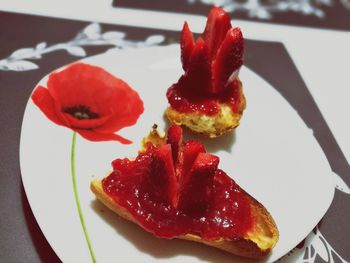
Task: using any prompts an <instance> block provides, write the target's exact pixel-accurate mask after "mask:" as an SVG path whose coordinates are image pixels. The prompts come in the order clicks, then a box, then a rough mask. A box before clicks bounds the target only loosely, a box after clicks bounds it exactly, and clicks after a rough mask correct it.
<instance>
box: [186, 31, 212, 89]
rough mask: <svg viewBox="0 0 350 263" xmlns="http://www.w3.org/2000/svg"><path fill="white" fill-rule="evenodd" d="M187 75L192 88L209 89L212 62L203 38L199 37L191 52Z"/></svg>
mask: <svg viewBox="0 0 350 263" xmlns="http://www.w3.org/2000/svg"><path fill="white" fill-rule="evenodd" d="M185 77H186V78H187V80H188V81H189V83H190V85H191V87H189V88H191V89H198V90H201V91H203V90H207V89H208V87H209V85H210V79H211V63H210V58H209V50H208V47H207V44H206V43H205V41H204V40H203V39H202V38H198V39H197V42H196V44H195V46H194V49H193V51H192V54H191V58H190V64H189V66H188V69H187V71H186V74H185Z"/></svg>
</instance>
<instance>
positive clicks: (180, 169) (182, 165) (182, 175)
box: [176, 141, 205, 191]
mask: <svg viewBox="0 0 350 263" xmlns="http://www.w3.org/2000/svg"><path fill="white" fill-rule="evenodd" d="M199 153H205V149H204V146H203V144H201V143H200V142H198V141H187V142H186V143H185V144H184V145H183V146H182V147H181V150H180V153H179V162H178V165H177V169H176V172H177V174H178V181H179V185H180V188H181V187H182V185H184V184H185V183H186V181H187V179H188V173H189V171H190V170H191V167H192V165H193V163H194V161H195V160H196V158H197V156H198V154H199ZM179 191H181V189H180V190H179Z"/></svg>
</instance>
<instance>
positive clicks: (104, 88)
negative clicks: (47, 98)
mask: <svg viewBox="0 0 350 263" xmlns="http://www.w3.org/2000/svg"><path fill="white" fill-rule="evenodd" d="M47 85H48V89H49V92H50V94H51V96H52V97H53V98H54V99H55V100H56V101H60V102H61V103H62V107H63V108H70V107H74V106H77V105H84V106H88V107H89V109H90V110H91V111H92V112H95V113H97V114H99V115H100V116H106V115H110V114H112V113H113V114H116V113H118V112H122V111H123V110H124V109H125V107H127V106H128V104H129V103H130V101H128V100H127V99H126V98H128V94H129V93H130V91H132V89H131V88H130V87H129V85H128V84H127V83H125V82H124V81H122V80H121V79H119V78H117V77H115V76H113V75H112V74H110V73H108V72H107V71H105V70H104V69H102V68H100V67H96V66H92V65H88V64H83V63H76V64H73V65H70V66H68V67H67V68H65V69H64V70H62V71H60V72H55V73H52V74H51V75H50V77H49V80H48V83H47ZM121 98H123V99H121ZM124 98H125V99H124ZM131 102H132V101H131Z"/></svg>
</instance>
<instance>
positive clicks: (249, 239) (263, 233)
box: [90, 180, 279, 259]
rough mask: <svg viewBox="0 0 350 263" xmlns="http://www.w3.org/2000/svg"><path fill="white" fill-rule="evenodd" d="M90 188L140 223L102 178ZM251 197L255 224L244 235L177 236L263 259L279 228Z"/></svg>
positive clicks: (126, 215) (109, 203)
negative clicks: (108, 190) (109, 192)
mask: <svg viewBox="0 0 350 263" xmlns="http://www.w3.org/2000/svg"><path fill="white" fill-rule="evenodd" d="M90 188H91V190H92V192H93V193H94V194H95V195H96V197H97V198H98V200H100V201H101V202H102V203H103V204H104V205H105V206H107V207H108V208H109V209H111V210H112V211H113V212H115V213H116V214H118V215H119V216H121V217H122V218H124V219H127V220H129V221H131V222H134V223H135V224H138V223H137V221H136V220H135V219H134V218H133V217H132V215H131V214H130V213H129V212H128V211H127V210H126V209H124V208H123V207H121V206H120V205H119V204H118V203H116V202H115V201H114V200H113V199H112V198H111V197H110V196H108V195H107V194H106V193H105V192H104V190H103V188H102V183H101V181H100V180H94V181H92V182H91V185H90ZM249 199H250V204H251V211H252V216H253V218H254V222H255V224H254V227H253V228H252V229H251V230H250V231H249V232H248V233H246V235H245V236H244V237H241V238H234V239H232V240H224V239H218V240H214V241H208V240H204V239H202V238H201V237H200V236H197V235H193V234H187V235H183V236H178V237H177V238H179V239H185V240H190V241H194V242H199V243H203V244H206V245H208V246H212V247H216V248H218V249H221V250H224V251H227V252H229V253H231V254H234V255H238V256H242V257H246V258H252V259H261V258H263V257H265V256H266V255H267V254H268V253H269V252H270V251H271V249H272V248H273V247H274V246H275V244H276V243H277V241H278V236H279V234H278V230H277V227H276V224H275V222H274V220H273V218H272V217H271V215H270V214H269V212H268V211H267V210H266V208H264V207H263V206H262V205H261V204H260V203H259V202H258V201H256V200H255V199H254V198H253V197H250V196H249Z"/></svg>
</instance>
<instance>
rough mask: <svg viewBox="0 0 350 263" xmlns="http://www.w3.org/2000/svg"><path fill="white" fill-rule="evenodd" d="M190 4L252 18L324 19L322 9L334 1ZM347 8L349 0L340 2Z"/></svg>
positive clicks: (234, 0)
mask: <svg viewBox="0 0 350 263" xmlns="http://www.w3.org/2000/svg"><path fill="white" fill-rule="evenodd" d="M187 2H188V3H189V4H193V3H196V2H201V3H203V4H206V5H216V6H221V7H223V8H224V9H225V10H226V11H227V12H230V13H231V12H235V11H244V12H247V13H248V16H249V17H251V18H259V19H266V20H267V19H271V18H272V17H273V13H285V12H296V13H300V14H303V15H310V16H315V17H318V18H324V17H325V12H324V11H323V10H322V7H330V6H332V5H333V4H334V0H282V1H278V0H267V1H260V0H244V1H239V0H187ZM340 2H341V3H342V4H343V5H344V7H345V8H348V9H350V2H349V0H340Z"/></svg>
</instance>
